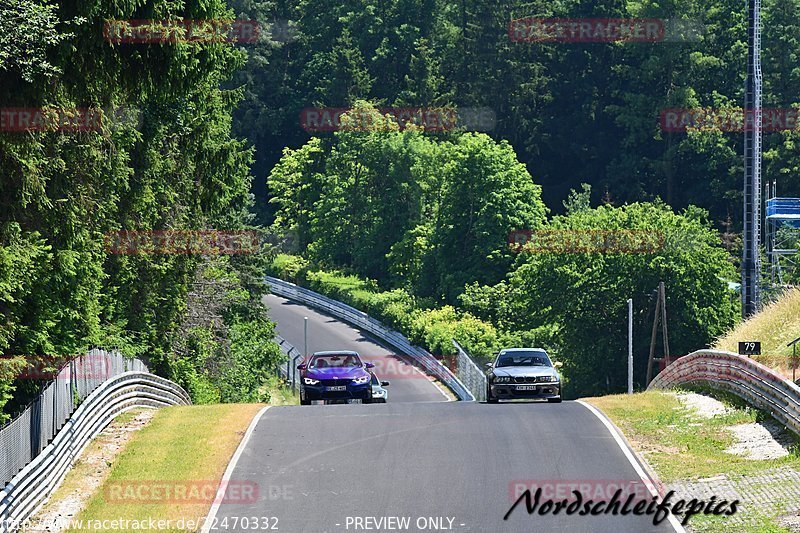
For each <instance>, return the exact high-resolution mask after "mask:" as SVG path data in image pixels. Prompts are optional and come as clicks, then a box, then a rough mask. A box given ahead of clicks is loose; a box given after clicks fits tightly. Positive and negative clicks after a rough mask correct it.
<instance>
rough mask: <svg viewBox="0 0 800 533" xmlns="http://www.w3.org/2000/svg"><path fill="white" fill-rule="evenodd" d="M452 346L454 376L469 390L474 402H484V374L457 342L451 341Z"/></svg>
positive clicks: (485, 384) (485, 385)
mask: <svg viewBox="0 0 800 533" xmlns="http://www.w3.org/2000/svg"><path fill="white" fill-rule="evenodd" d="M453 346H455V347H456V353H457V356H456V375H457V376H458V379H460V380H461V382H462V383H464V385H466V386H467V388H468V389H469V390H470V392H471V393H472V395H473V396H474V397H475V399H476V400H478V401H481V402H484V401H486V387H487V383H486V372H484V371H483V370H481V367H479V366H478V365H477V364H476V363H475V361H473V360H472V357H471V356H470V355H469V354H468V353H467V351H466V350H465V349H464V348H463V346H461V345H460V344H459V343H458V341H457V340H455V339H453Z"/></svg>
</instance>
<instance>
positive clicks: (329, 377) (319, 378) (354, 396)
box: [297, 351, 375, 405]
mask: <svg viewBox="0 0 800 533" xmlns="http://www.w3.org/2000/svg"><path fill="white" fill-rule="evenodd" d="M374 366H375V365H373V364H372V363H365V362H362V361H361V358H360V357H359V355H358V354H357V353H356V352H345V351H339V352H316V353H314V355H312V356H311V358H310V359H309V360H308V362H305V361H304V362H303V364H301V365H298V366H297V368H298V369H299V370H300V405H311V402H312V401H313V400H361V402H362V403H371V402H372V384H371V383H370V381H371V378H372V374H370V372H369V370H368V369H370V368H373V367H374Z"/></svg>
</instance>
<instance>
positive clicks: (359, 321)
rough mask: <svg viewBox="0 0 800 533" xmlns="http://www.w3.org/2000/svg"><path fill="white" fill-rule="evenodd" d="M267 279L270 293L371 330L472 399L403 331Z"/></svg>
mask: <svg viewBox="0 0 800 533" xmlns="http://www.w3.org/2000/svg"><path fill="white" fill-rule="evenodd" d="M266 281H267V283H268V284H269V285H270V287H271V291H272V293H274V294H277V295H278V296H283V297H285V298H289V299H290V300H295V301H298V302H301V303H304V304H306V305H308V306H311V307H315V308H317V309H321V310H323V311H325V312H326V313H329V314H331V315H333V316H335V317H336V318H338V319H340V320H343V321H345V322H347V323H349V324H352V325H354V326H356V327H357V328H359V329H363V330H364V331H367V332H369V333H372V334H373V335H375V336H376V337H378V338H379V339H381V340H383V341H384V342H386V343H387V344H389V345H390V346H392V347H394V348H395V349H396V350H398V351H399V353H400V354H401V355H405V356H406V357H409V358H411V359H413V360H414V361H415V362H416V363H418V364H419V365H420V366H421V367H422V368H423V369H425V371H426V372H427V373H428V374H430V375H432V376H434V377H436V378H437V379H439V380H440V381H442V382H443V383H444V384H445V385H447V386H448V387H449V388H450V390H452V391H453V392H454V393H455V395H456V396H457V397H458V399H459V400H464V401H475V396H473V394H472V393H471V392H470V391H469V389H468V388H467V387H466V386H465V385H464V384H463V383H462V382H461V380H459V379H458V377H456V376H455V375H454V374H453V373H452V372H451V371H450V369H449V368H447V367H446V366H444V365H443V364H442V363H441V362H440V361H438V360H437V359H436V358H435V357H434V356H433V355H431V354H430V353H428V352H427V351H425V350H423V349H422V348H420V347H418V346H414V345H412V344H411V342H410V341H409V340H408V339H407V338H405V337H404V336H403V335H402V334H400V333H398V332H396V331H392V330H390V329H388V328H386V327H385V326H384V325H383V324H381V323H380V322H379V321H377V320H375V319H374V318H372V317H371V316H369V315H367V314H366V313H364V312H363V311H359V310H358V309H356V308H354V307H351V306H349V305H347V304H344V303H342V302H338V301H336V300H333V299H331V298H328V297H327V296H323V295H321V294H319V293H316V292H314V291H311V290H308V289H306V288H303V287H299V286H297V285H295V284H294V283H289V282H287V281H283V280H281V279H278V278H273V277H271V276H267V277H266Z"/></svg>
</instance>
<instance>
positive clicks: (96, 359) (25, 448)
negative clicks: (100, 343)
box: [0, 349, 147, 485]
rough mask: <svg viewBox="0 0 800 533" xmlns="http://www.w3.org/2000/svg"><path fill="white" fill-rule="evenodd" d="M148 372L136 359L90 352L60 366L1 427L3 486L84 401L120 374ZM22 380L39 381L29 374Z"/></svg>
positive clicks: (45, 444) (145, 366) (0, 470)
mask: <svg viewBox="0 0 800 533" xmlns="http://www.w3.org/2000/svg"><path fill="white" fill-rule="evenodd" d="M130 371H138V372H147V365H145V363H144V362H143V361H140V360H139V359H126V358H125V357H123V356H122V354H120V353H119V352H107V351H105V350H100V349H92V350H90V351H89V352H88V353H86V354H84V355H81V356H79V357H76V358H75V359H73V360H71V361H70V362H69V363H67V364H66V365H64V366H63V367H61V369H59V370H58V372H57V373H55V375H51V376H49V380H50V382H49V383H48V384H47V385H46V386H45V387H44V389H43V390H42V392H41V393H39V395H38V396H37V397H36V399H35V400H33V402H31V404H30V405H28V407H27V408H26V409H25V410H24V411H23V412H22V413H20V414H19V415H18V416H17V417H16V418H14V419H13V420H12V421H11V422H9V423H7V424H6V425H4V426H3V427H2V428H0V479H1V480H2V484H3V485H5V484H6V483H8V482H9V481H11V479H12V478H13V477H14V475H16V474H17V473H18V472H19V471H20V470H22V469H23V468H24V467H25V465H27V464H28V463H30V462H31V461H32V460H33V459H34V458H36V456H38V455H39V454H40V453H41V452H42V450H44V448H45V447H46V446H47V445H48V444H49V443H50V441H51V440H52V439H53V437H55V435H56V434H57V433H58V431H59V430H60V429H61V428H62V427H63V426H64V424H65V423H66V421H67V420H69V417H70V416H71V415H72V413H73V412H74V411H75V409H77V408H78V406H79V405H80V404H81V402H82V401H83V400H85V399H86V397H87V396H89V394H91V392H92V391H93V390H95V389H96V388H97V387H99V386H100V385H101V384H102V383H103V382H104V381H106V380H108V379H109V378H112V377H114V376H117V375H119V374H122V373H123V372H130ZM23 377H28V378H32V379H36V378H39V379H41V378H42V377H43V375H39V376H37V375H35V373H31V372H28V373H27V374H24V375H23Z"/></svg>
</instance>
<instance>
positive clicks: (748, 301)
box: [742, 0, 761, 318]
mask: <svg viewBox="0 0 800 533" xmlns="http://www.w3.org/2000/svg"><path fill="white" fill-rule="evenodd" d="M743 222H744V228H743V229H744V231H743V234H742V237H743V250H742V316H743V317H744V318H747V317H748V316H750V315H752V314H753V313H755V312H756V311H757V310H758V308H759V306H760V299H761V295H760V283H761V279H760V278H761V259H760V256H759V250H760V245H761V0H748V2H747V75H746V78H745V92H744V221H743Z"/></svg>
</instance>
